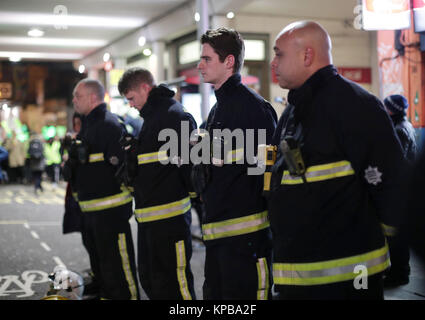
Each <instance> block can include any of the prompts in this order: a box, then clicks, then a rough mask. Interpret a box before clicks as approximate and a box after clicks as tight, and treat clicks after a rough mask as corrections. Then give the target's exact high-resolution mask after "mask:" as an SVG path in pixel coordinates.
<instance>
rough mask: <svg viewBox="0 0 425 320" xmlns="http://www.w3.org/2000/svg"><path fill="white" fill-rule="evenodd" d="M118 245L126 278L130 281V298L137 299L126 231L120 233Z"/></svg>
mask: <svg viewBox="0 0 425 320" xmlns="http://www.w3.org/2000/svg"><path fill="white" fill-rule="evenodd" d="M118 247H119V249H120V255H121V261H122V269H123V271H124V275H125V279H126V280H127V283H128V289H129V290H130V294H131V298H130V300H137V289H136V284H135V281H134V278H133V273H132V271H131V265H130V259H129V258H128V253H127V242H126V239H125V233H119V234H118Z"/></svg>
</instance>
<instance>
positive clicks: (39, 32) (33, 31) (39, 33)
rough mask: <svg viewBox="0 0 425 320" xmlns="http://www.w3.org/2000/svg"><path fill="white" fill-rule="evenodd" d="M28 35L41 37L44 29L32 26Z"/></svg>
mask: <svg viewBox="0 0 425 320" xmlns="http://www.w3.org/2000/svg"><path fill="white" fill-rule="evenodd" d="M28 35H29V36H30V37H42V36H43V35H44V31H43V30H41V29H38V28H32V29H31V30H30V31H28Z"/></svg>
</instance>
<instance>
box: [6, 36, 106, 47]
mask: <svg viewBox="0 0 425 320" xmlns="http://www.w3.org/2000/svg"><path fill="white" fill-rule="evenodd" d="M0 44H5V45H11V44H17V45H35V46H60V47H90V48H91V47H103V46H105V45H107V41H105V40H101V39H62V38H44V37H43V38H29V37H2V36H0Z"/></svg>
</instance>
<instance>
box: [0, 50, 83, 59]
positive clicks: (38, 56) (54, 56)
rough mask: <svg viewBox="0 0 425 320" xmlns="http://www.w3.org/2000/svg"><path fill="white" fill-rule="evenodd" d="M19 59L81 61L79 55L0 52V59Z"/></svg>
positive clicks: (80, 55)
mask: <svg viewBox="0 0 425 320" xmlns="http://www.w3.org/2000/svg"><path fill="white" fill-rule="evenodd" d="M15 56H17V57H21V58H22V59H37V60H38V59H48V60H81V59H82V58H83V55H82V54H80V53H61V52H24V51H0V57H3V58H9V57H15Z"/></svg>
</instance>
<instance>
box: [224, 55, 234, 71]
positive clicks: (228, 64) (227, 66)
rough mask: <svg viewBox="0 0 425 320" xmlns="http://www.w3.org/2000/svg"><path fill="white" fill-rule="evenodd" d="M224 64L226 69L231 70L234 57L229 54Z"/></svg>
mask: <svg viewBox="0 0 425 320" xmlns="http://www.w3.org/2000/svg"><path fill="white" fill-rule="evenodd" d="M224 63H225V64H226V68H228V69H233V66H234V65H235V56H234V55H233V54H229V55H228V56H227V57H226V59H224Z"/></svg>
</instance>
